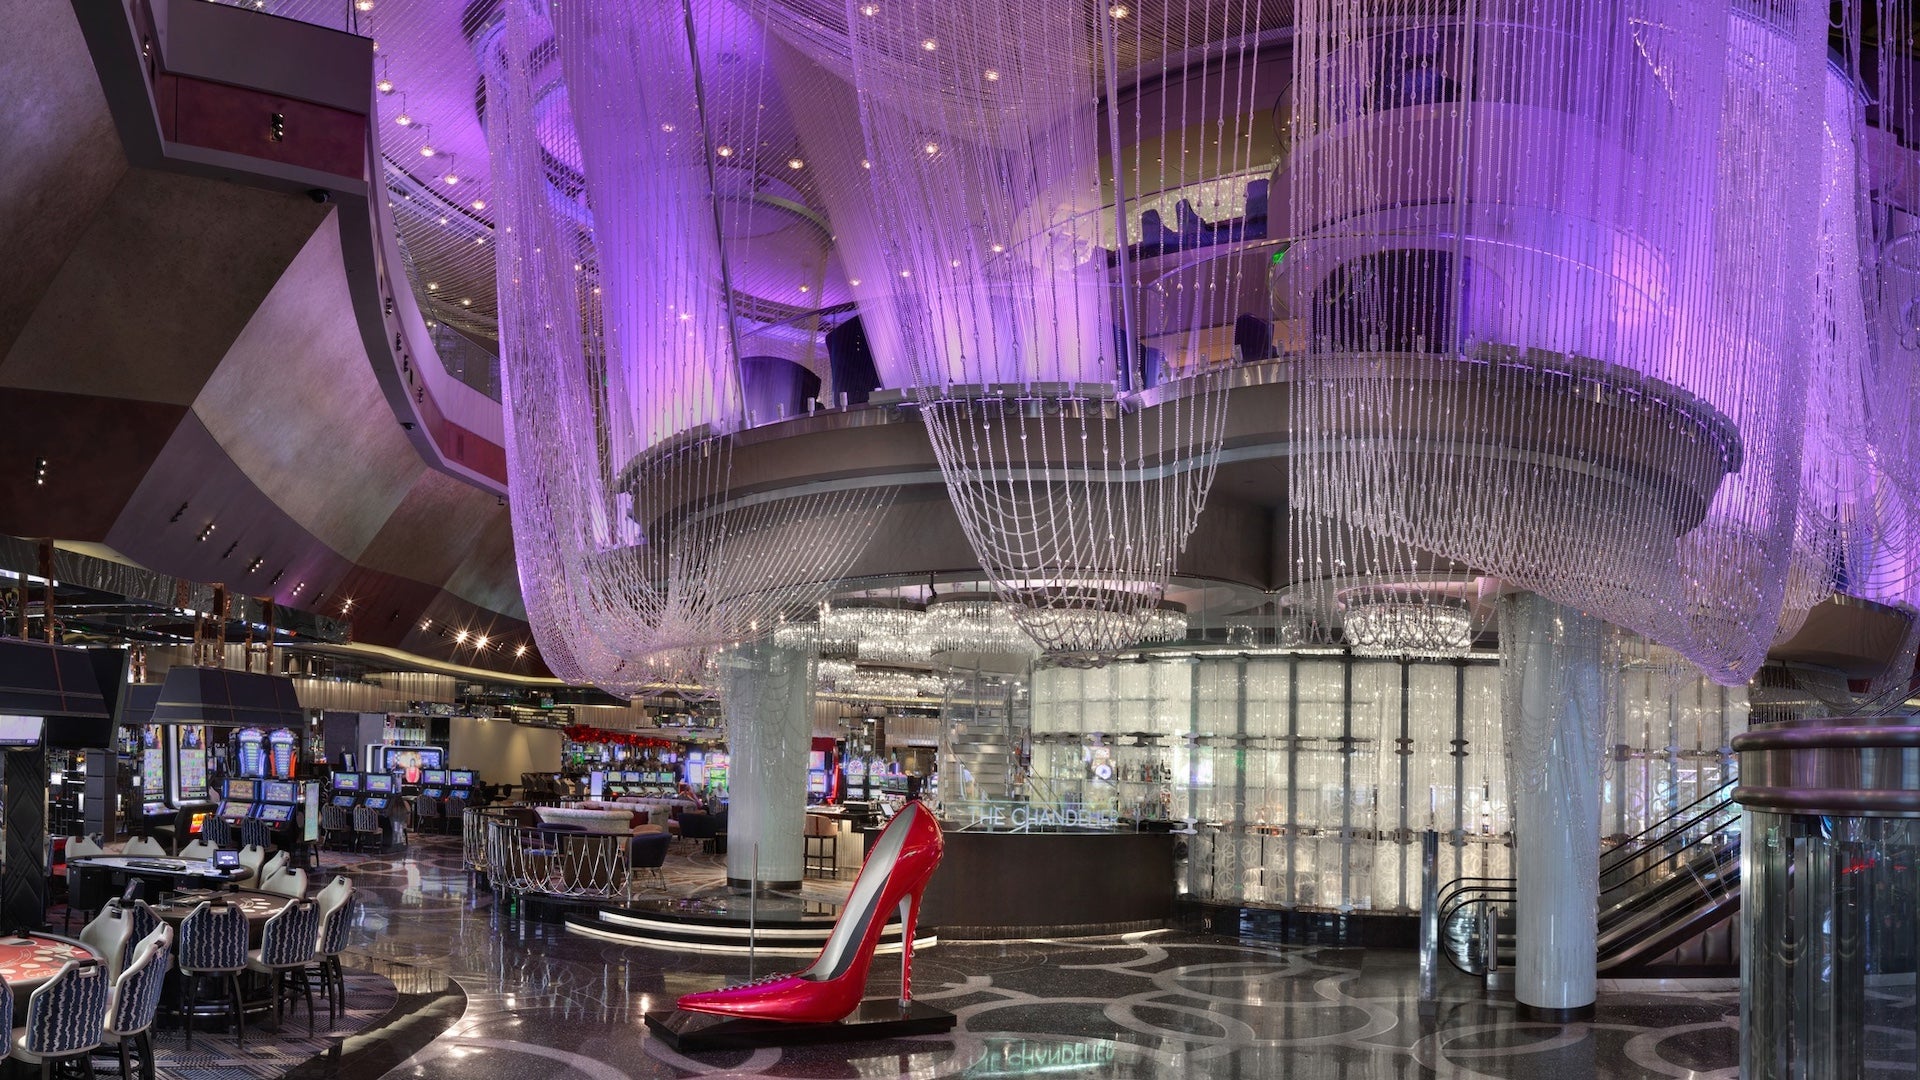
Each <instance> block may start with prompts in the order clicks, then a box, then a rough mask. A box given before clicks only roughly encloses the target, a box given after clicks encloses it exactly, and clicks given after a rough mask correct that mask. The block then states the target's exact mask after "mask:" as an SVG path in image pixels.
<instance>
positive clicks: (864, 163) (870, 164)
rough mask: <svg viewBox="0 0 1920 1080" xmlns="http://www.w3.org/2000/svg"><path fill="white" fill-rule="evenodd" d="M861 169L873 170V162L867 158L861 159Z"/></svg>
mask: <svg viewBox="0 0 1920 1080" xmlns="http://www.w3.org/2000/svg"><path fill="white" fill-rule="evenodd" d="M860 167H861V168H863V169H871V168H873V162H871V161H868V160H867V159H866V158H861V159H860Z"/></svg>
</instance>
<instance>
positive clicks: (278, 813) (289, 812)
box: [260, 803, 293, 825]
mask: <svg viewBox="0 0 1920 1080" xmlns="http://www.w3.org/2000/svg"><path fill="white" fill-rule="evenodd" d="M260 820H262V821H266V822H270V823H272V824H275V825H285V824H286V823H287V822H289V821H292V820H293V807H291V806H276V805H275V804H273V803H262V804H260Z"/></svg>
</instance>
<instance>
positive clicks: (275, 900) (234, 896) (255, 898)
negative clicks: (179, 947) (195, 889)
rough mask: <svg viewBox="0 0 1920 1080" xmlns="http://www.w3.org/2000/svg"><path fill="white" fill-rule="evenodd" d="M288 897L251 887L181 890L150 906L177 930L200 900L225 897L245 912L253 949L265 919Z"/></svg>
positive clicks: (248, 942)
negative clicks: (211, 890) (163, 901)
mask: <svg viewBox="0 0 1920 1080" xmlns="http://www.w3.org/2000/svg"><path fill="white" fill-rule="evenodd" d="M292 899H293V897H291V896H282V895H281V894H279V893H270V892H256V891H255V890H253V889H235V890H233V891H231V892H218V893H185V894H181V895H177V896H175V897H174V898H173V899H172V900H169V901H167V902H166V903H164V904H155V905H153V913H154V914H155V915H158V916H160V920H161V921H162V922H164V923H166V924H167V925H168V926H171V927H173V928H174V930H175V931H178V930H179V929H180V924H181V923H183V922H185V921H186V918H187V916H189V915H191V914H193V909H194V908H197V907H199V906H200V905H201V903H202V902H204V901H208V900H225V901H227V902H228V903H230V904H235V905H238V906H239V908H240V910H242V911H244V912H246V914H247V945H248V947H249V948H254V949H257V948H259V947H260V937H261V935H262V934H264V933H265V932H266V926H267V920H268V919H271V918H273V917H274V916H275V915H278V914H280V909H281V908H283V907H286V906H287V901H289V900H292Z"/></svg>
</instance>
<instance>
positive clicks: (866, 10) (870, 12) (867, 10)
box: [860, 4, 880, 19]
mask: <svg viewBox="0 0 1920 1080" xmlns="http://www.w3.org/2000/svg"><path fill="white" fill-rule="evenodd" d="M860 14H862V15H865V16H866V17H867V18H869V19H871V18H873V17H874V16H875V15H878V14H880V5H879V4H861V5H860Z"/></svg>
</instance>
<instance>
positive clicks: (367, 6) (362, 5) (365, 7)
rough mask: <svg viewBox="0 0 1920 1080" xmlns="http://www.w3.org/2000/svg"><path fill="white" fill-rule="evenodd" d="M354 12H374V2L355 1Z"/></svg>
mask: <svg viewBox="0 0 1920 1080" xmlns="http://www.w3.org/2000/svg"><path fill="white" fill-rule="evenodd" d="M353 10H355V11H372V10H373V0H353Z"/></svg>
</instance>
